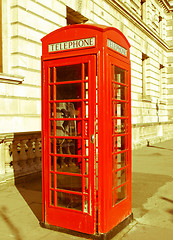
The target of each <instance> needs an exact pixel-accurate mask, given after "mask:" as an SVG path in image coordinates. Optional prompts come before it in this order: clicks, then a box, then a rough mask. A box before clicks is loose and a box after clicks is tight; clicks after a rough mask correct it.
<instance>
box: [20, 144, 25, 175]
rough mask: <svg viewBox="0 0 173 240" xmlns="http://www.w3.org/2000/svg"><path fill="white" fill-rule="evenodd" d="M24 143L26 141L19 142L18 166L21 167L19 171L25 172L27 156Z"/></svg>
mask: <svg viewBox="0 0 173 240" xmlns="http://www.w3.org/2000/svg"><path fill="white" fill-rule="evenodd" d="M26 142H27V140H21V141H20V148H21V149H20V153H19V165H20V167H21V171H23V172H25V165H26V160H27V154H26V151H25V150H26Z"/></svg>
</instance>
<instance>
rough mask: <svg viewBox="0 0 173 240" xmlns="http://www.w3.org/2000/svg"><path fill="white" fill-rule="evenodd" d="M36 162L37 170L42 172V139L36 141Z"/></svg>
mask: <svg viewBox="0 0 173 240" xmlns="http://www.w3.org/2000/svg"><path fill="white" fill-rule="evenodd" d="M35 161H36V166H35V167H36V169H37V170H40V171H41V151H40V138H36V139H35Z"/></svg>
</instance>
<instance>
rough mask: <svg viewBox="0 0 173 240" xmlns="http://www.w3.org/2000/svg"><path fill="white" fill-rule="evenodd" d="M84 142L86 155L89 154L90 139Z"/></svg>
mask: <svg viewBox="0 0 173 240" xmlns="http://www.w3.org/2000/svg"><path fill="white" fill-rule="evenodd" d="M84 144H85V148H84V149H85V152H84V155H85V156H89V141H88V140H85V141H84Z"/></svg>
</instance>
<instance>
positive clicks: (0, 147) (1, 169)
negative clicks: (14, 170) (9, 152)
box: [0, 143, 5, 176]
mask: <svg viewBox="0 0 173 240" xmlns="http://www.w3.org/2000/svg"><path fill="white" fill-rule="evenodd" d="M0 159H1V160H0V174H5V159H4V143H1V144H0ZM0 176H1V175H0Z"/></svg>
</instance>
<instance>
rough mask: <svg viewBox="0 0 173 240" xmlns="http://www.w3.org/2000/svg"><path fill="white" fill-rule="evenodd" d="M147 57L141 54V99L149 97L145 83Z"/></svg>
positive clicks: (146, 83)
mask: <svg viewBox="0 0 173 240" xmlns="http://www.w3.org/2000/svg"><path fill="white" fill-rule="evenodd" d="M148 58H149V57H148V56H147V54H145V53H142V97H143V99H146V100H147V99H148V97H149V88H148V82H147V59H148Z"/></svg>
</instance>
